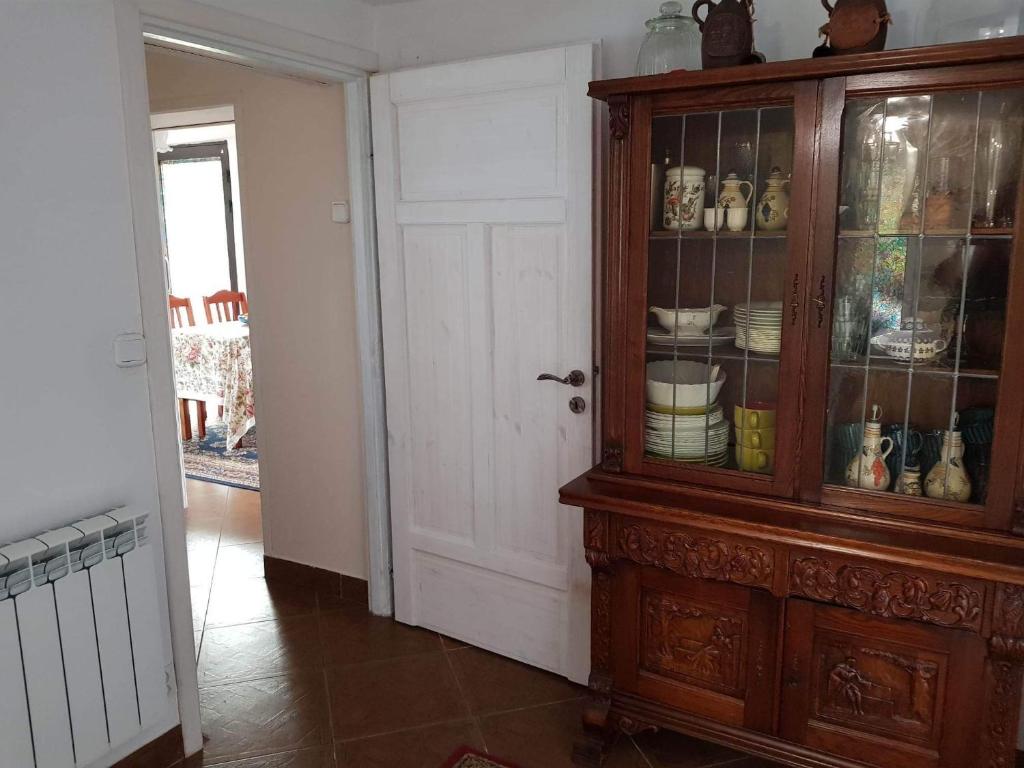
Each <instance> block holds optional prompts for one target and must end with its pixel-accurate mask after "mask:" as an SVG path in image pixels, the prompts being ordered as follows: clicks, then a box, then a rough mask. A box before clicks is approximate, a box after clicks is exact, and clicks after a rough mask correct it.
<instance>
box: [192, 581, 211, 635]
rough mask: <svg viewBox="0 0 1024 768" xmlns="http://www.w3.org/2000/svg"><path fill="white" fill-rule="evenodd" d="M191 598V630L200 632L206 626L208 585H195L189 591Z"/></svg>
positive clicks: (208, 601)
mask: <svg viewBox="0 0 1024 768" xmlns="http://www.w3.org/2000/svg"><path fill="white" fill-rule="evenodd" d="M190 594H191V596H192V629H193V631H196V632H198V631H201V630H202V629H203V627H204V626H205V624H206V609H207V608H208V607H209V604H210V585H209V584H196V585H195V586H193V587H192V588H191V589H190Z"/></svg>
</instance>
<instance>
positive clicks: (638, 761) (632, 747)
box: [604, 736, 651, 768]
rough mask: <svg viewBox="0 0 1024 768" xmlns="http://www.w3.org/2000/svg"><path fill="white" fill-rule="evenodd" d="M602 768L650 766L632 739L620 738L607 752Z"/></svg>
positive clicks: (643, 767) (644, 767) (645, 767)
mask: <svg viewBox="0 0 1024 768" xmlns="http://www.w3.org/2000/svg"><path fill="white" fill-rule="evenodd" d="M604 768H651V764H650V763H649V762H647V758H646V757H644V755H643V753H642V752H641V751H640V749H639V748H638V747H637V746H636V744H634V743H633V740H632V739H629V738H626V737H625V736H622V737H620V738H619V739H618V740H617V741H616V742H615V743H614V744H613V745H612V747H611V749H610V750H609V751H608V758H607V759H606V760H605V763H604Z"/></svg>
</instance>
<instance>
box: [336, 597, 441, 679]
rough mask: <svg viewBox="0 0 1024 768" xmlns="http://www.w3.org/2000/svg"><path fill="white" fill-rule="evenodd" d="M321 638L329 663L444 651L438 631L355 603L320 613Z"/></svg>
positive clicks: (347, 662) (348, 662)
mask: <svg viewBox="0 0 1024 768" xmlns="http://www.w3.org/2000/svg"><path fill="white" fill-rule="evenodd" d="M320 640H321V643H322V646H323V650H324V661H325V663H326V664H328V665H339V664H358V663H361V662H364V661H376V660H379V659H390V658H395V657H398V656H412V655H415V654H420V653H430V652H437V653H440V652H441V641H440V640H439V639H438V636H437V634H436V633H434V632H430V631H428V630H425V629H420V628H418V627H409V626H406V625H405V624H400V623H398V622H397V621H394V620H393V619H385V618H382V617H380V616H372V615H371V614H370V613H369V611H367V609H366V608H365V607H364V606H360V605H355V604H348V605H341V606H339V607H338V608H337V609H336V610H332V611H328V612H324V613H321V614H320Z"/></svg>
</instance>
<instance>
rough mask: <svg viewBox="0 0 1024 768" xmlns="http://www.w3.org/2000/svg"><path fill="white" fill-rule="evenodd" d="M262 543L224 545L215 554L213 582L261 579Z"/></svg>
mask: <svg viewBox="0 0 1024 768" xmlns="http://www.w3.org/2000/svg"><path fill="white" fill-rule="evenodd" d="M263 575H264V574H263V543H262V542H257V543H253V544H233V545H228V544H225V545H224V546H222V547H221V548H220V550H219V551H218V552H217V569H216V570H215V571H214V574H213V580H216V581H223V580H224V579H262V578H263Z"/></svg>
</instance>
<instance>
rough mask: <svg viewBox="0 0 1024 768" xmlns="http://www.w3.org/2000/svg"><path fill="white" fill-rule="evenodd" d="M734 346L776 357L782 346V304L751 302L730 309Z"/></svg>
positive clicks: (776, 302)
mask: <svg viewBox="0 0 1024 768" xmlns="http://www.w3.org/2000/svg"><path fill="white" fill-rule="evenodd" d="M732 316H733V320H734V321H735V323H736V346H737V347H739V348H740V349H747V350H750V351H751V352H759V353H761V354H763V355H777V354H779V348H780V346H781V344H782V302H781V301H751V302H749V303H748V304H737V305H736V306H735V307H733V308H732Z"/></svg>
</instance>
